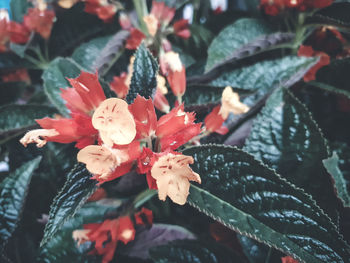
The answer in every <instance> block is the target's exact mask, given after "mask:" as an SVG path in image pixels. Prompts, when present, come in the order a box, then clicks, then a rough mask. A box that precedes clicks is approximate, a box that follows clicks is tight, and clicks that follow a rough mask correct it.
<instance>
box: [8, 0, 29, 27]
mask: <svg viewBox="0 0 350 263" xmlns="http://www.w3.org/2000/svg"><path fill="white" fill-rule="evenodd" d="M10 7H11V15H12V20H14V21H16V22H19V23H20V22H22V19H23V15H24V14H25V13H27V9H28V7H29V2H28V1H27V0H10Z"/></svg>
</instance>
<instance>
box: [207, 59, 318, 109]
mask: <svg viewBox="0 0 350 263" xmlns="http://www.w3.org/2000/svg"><path fill="white" fill-rule="evenodd" d="M316 61H317V60H315V59H314V58H306V57H296V56H287V57H284V58H281V59H276V60H270V61H263V62H259V63H257V64H254V65H252V66H248V67H243V68H239V69H235V70H233V71H230V72H226V73H223V74H222V75H221V76H220V77H218V78H217V79H215V80H214V81H212V82H211V84H212V85H214V86H220V87H225V86H232V87H235V88H240V89H246V90H254V91H256V93H255V94H254V95H253V96H250V97H248V98H247V99H246V100H245V101H244V102H245V103H246V104H248V105H249V106H251V105H253V104H254V103H255V101H256V98H261V97H262V96H263V95H265V94H267V93H269V92H271V91H272V90H273V88H274V87H276V86H280V85H281V83H284V82H286V81H287V80H290V79H291V77H292V76H294V75H296V74H297V73H298V72H302V73H304V74H305V73H306V72H307V71H308V69H309V68H310V67H312V66H313V65H314V63H315V62H316ZM297 75H298V74H297ZM302 77H303V75H300V74H299V75H298V78H297V79H296V80H297V81H298V80H299V79H300V78H302ZM284 85H286V86H289V85H287V84H285V83H284Z"/></svg>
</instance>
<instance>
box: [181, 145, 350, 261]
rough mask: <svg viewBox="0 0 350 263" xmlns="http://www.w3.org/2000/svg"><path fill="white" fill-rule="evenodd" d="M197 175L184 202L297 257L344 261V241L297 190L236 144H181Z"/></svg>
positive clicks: (348, 253) (346, 249)
mask: <svg viewBox="0 0 350 263" xmlns="http://www.w3.org/2000/svg"><path fill="white" fill-rule="evenodd" d="M183 153H184V154H185V155H190V156H193V158H194V160H195V162H194V164H193V165H192V168H193V170H194V171H195V172H197V173H199V174H200V175H201V178H202V185H201V188H199V187H197V186H193V185H192V186H191V189H190V195H189V198H188V200H187V201H188V203H189V204H190V205H192V206H194V207H195V208H197V209H198V210H200V211H202V212H203V213H205V214H206V215H208V216H210V217H212V218H214V219H215V220H217V221H219V222H221V223H222V224H224V225H225V226H226V227H229V228H231V229H233V230H235V231H237V232H239V233H240V234H243V235H246V236H249V237H251V238H254V239H256V240H258V241H260V242H263V243H265V244H267V245H269V246H272V247H274V248H276V249H278V250H280V251H282V252H283V253H286V254H289V255H291V256H293V257H294V258H295V259H297V260H299V261H301V262H308V263H309V262H313V263H320V262H323V263H326V262H347V260H348V259H349V257H350V249H349V246H348V245H347V244H346V243H345V241H344V240H343V238H342V236H341V235H340V234H339V233H338V231H337V228H336V226H335V225H334V224H333V223H332V222H331V221H330V219H329V217H327V215H326V214H325V213H324V212H323V211H322V210H321V209H320V208H319V207H318V206H317V205H316V203H315V201H314V200H312V199H311V197H310V196H309V195H306V194H305V193H304V192H303V191H302V190H300V189H297V188H295V187H294V186H293V185H292V184H290V183H289V182H287V181H286V180H285V179H282V178H281V177H280V176H279V175H277V174H276V173H275V171H274V170H271V169H269V168H267V167H266V166H265V165H263V164H262V163H261V162H260V161H257V160H256V159H254V157H253V156H252V155H250V154H248V153H246V152H244V151H242V150H239V149H237V148H233V147H227V146H220V145H205V146H197V147H191V148H188V149H186V150H185V151H184V152H183Z"/></svg>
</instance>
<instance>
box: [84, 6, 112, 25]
mask: <svg viewBox="0 0 350 263" xmlns="http://www.w3.org/2000/svg"><path fill="white" fill-rule="evenodd" d="M84 11H85V12H86V13H89V14H93V15H97V16H98V17H99V18H100V19H102V20H103V22H105V23H109V22H111V21H112V20H113V17H114V15H115V13H116V12H117V7H116V6H115V5H113V4H108V2H107V1H101V0H86V1H85V9H84Z"/></svg>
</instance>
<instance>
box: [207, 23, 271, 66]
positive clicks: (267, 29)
mask: <svg viewBox="0 0 350 263" xmlns="http://www.w3.org/2000/svg"><path fill="white" fill-rule="evenodd" d="M272 32H273V30H272V28H271V26H270V25H268V24H267V23H265V22H264V21H263V20H259V19H255V18H242V19H239V20H237V21H236V22H234V23H233V24H231V25H229V26H227V27H225V28H224V29H223V30H222V31H221V32H220V33H219V34H218V35H217V37H215V38H214V39H213V41H212V42H211V44H210V46H209V49H208V59H207V65H206V66H205V71H209V70H211V69H213V68H214V67H216V66H217V65H218V64H222V63H223V62H224V61H226V60H228V59H229V57H231V56H232V55H233V53H234V52H235V51H236V50H237V49H239V48H242V47H243V46H244V45H246V44H248V43H249V42H251V41H253V40H255V39H256V38H257V37H259V36H262V35H267V34H271V33H272Z"/></svg>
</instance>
